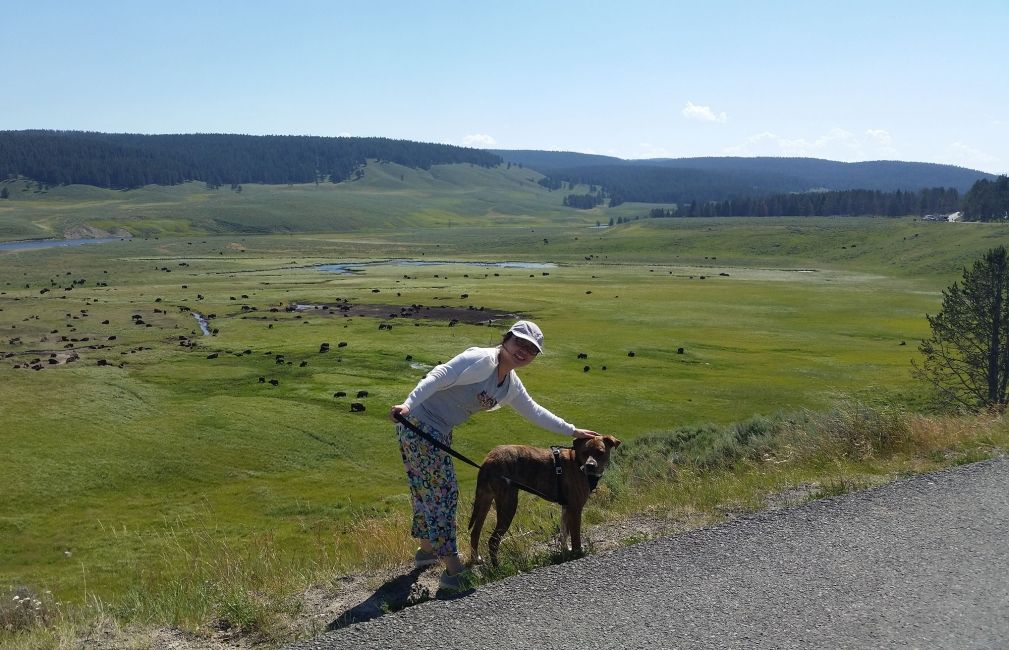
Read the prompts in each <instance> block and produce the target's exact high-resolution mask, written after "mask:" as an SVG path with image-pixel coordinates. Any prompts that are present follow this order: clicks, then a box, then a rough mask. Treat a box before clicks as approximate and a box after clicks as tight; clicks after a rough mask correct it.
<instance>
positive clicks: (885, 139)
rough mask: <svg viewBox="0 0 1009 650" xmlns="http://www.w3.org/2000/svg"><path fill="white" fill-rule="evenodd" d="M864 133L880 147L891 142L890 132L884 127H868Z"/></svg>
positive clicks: (886, 145)
mask: <svg viewBox="0 0 1009 650" xmlns="http://www.w3.org/2000/svg"><path fill="white" fill-rule="evenodd" d="M865 133H866V135H868V136H869V139H870V140H873V141H874V142H875V143H876V144H878V145H879V146H881V147H889V146H890V143H891V142H893V138H892V137H890V132H889V131H886V130H884V129H868V130H866V132H865Z"/></svg>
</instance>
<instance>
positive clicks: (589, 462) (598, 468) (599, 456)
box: [574, 436, 620, 478]
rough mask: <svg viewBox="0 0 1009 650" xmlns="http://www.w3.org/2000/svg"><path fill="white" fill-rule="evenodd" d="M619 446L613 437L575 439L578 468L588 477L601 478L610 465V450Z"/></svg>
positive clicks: (618, 442)
mask: <svg viewBox="0 0 1009 650" xmlns="http://www.w3.org/2000/svg"><path fill="white" fill-rule="evenodd" d="M619 446H620V441H619V440H617V439H616V438H614V437H613V436H593V437H592V438H576V439H575V442H574V448H575V461H576V462H577V463H578V468H579V469H581V470H582V471H583V472H585V474H586V475H588V476H594V477H596V478H598V477H600V476H602V475H603V472H605V471H606V466H607V465H609V463H610V450H612V449H613V448H614V447H619Z"/></svg>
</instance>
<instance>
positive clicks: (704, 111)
mask: <svg viewBox="0 0 1009 650" xmlns="http://www.w3.org/2000/svg"><path fill="white" fill-rule="evenodd" d="M681 113H682V114H683V117H685V118H687V119H688V120H697V121H699V122H725V121H727V120H728V119H729V116H728V115H726V114H725V111H722V112H721V113H718V114H716V113H715V111H713V110H711V107H710V106H698V105H697V104H695V103H694V102H689V101H688V102H687V105H686V106H684V107H683V110H682V111H681Z"/></svg>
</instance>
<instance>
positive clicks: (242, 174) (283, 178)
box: [0, 130, 502, 189]
mask: <svg viewBox="0 0 1009 650" xmlns="http://www.w3.org/2000/svg"><path fill="white" fill-rule="evenodd" d="M369 159H378V160H382V161H388V162H394V163H398V164H400V165H404V166H406V167H412V168H420V169H429V168H430V167H431V166H432V165H437V164H449V163H470V164H473V165H479V166H482V167H493V166H495V165H498V164H501V162H502V161H501V158H500V157H499V156H497V155H495V154H493V153H489V152H487V151H483V150H480V149H468V148H464V147H454V146H450V145H443V144H427V143H421V142H411V141H408V140H390V139H388V138H324V137H317V136H279V135H276V136H275V135H269V136H253V135H231V134H186V135H139V134H126V133H96V132H85V131H43V130H38V131H0V180H2V179H5V178H14V177H24V178H29V179H32V180H34V181H38V182H40V183H44V184H47V185H70V184H83V185H95V186H97V187H103V188H109V189H129V188H136V187H142V186H144V185H152V184H153V185H176V184H178V183H183V182H185V181H203V182H206V183H207V184H208V185H211V186H220V185H226V184H231V185H234V184H242V183H266V184H287V183H314V182H317V181H330V182H334V183H338V182H341V181H344V180H347V179H349V178H351V177H352V176H353V175H354V174H356V173H357V172H358V171H359V170H360V168H361V166H362V165H364V164H365V162H366V161H367V160H369Z"/></svg>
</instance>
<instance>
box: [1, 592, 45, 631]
mask: <svg viewBox="0 0 1009 650" xmlns="http://www.w3.org/2000/svg"><path fill="white" fill-rule="evenodd" d="M52 611H53V603H52V599H51V598H50V597H49V596H48V595H46V596H44V597H41V596H39V595H38V594H36V593H35V592H34V591H33V590H32V589H29V588H28V587H17V588H15V589H11V590H8V591H7V593H6V595H5V596H3V599H2V601H0V630H3V631H5V632H13V633H21V632H27V631H30V630H34V629H37V628H41V627H45V626H47V625H49V623H50V622H51V621H52Z"/></svg>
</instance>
